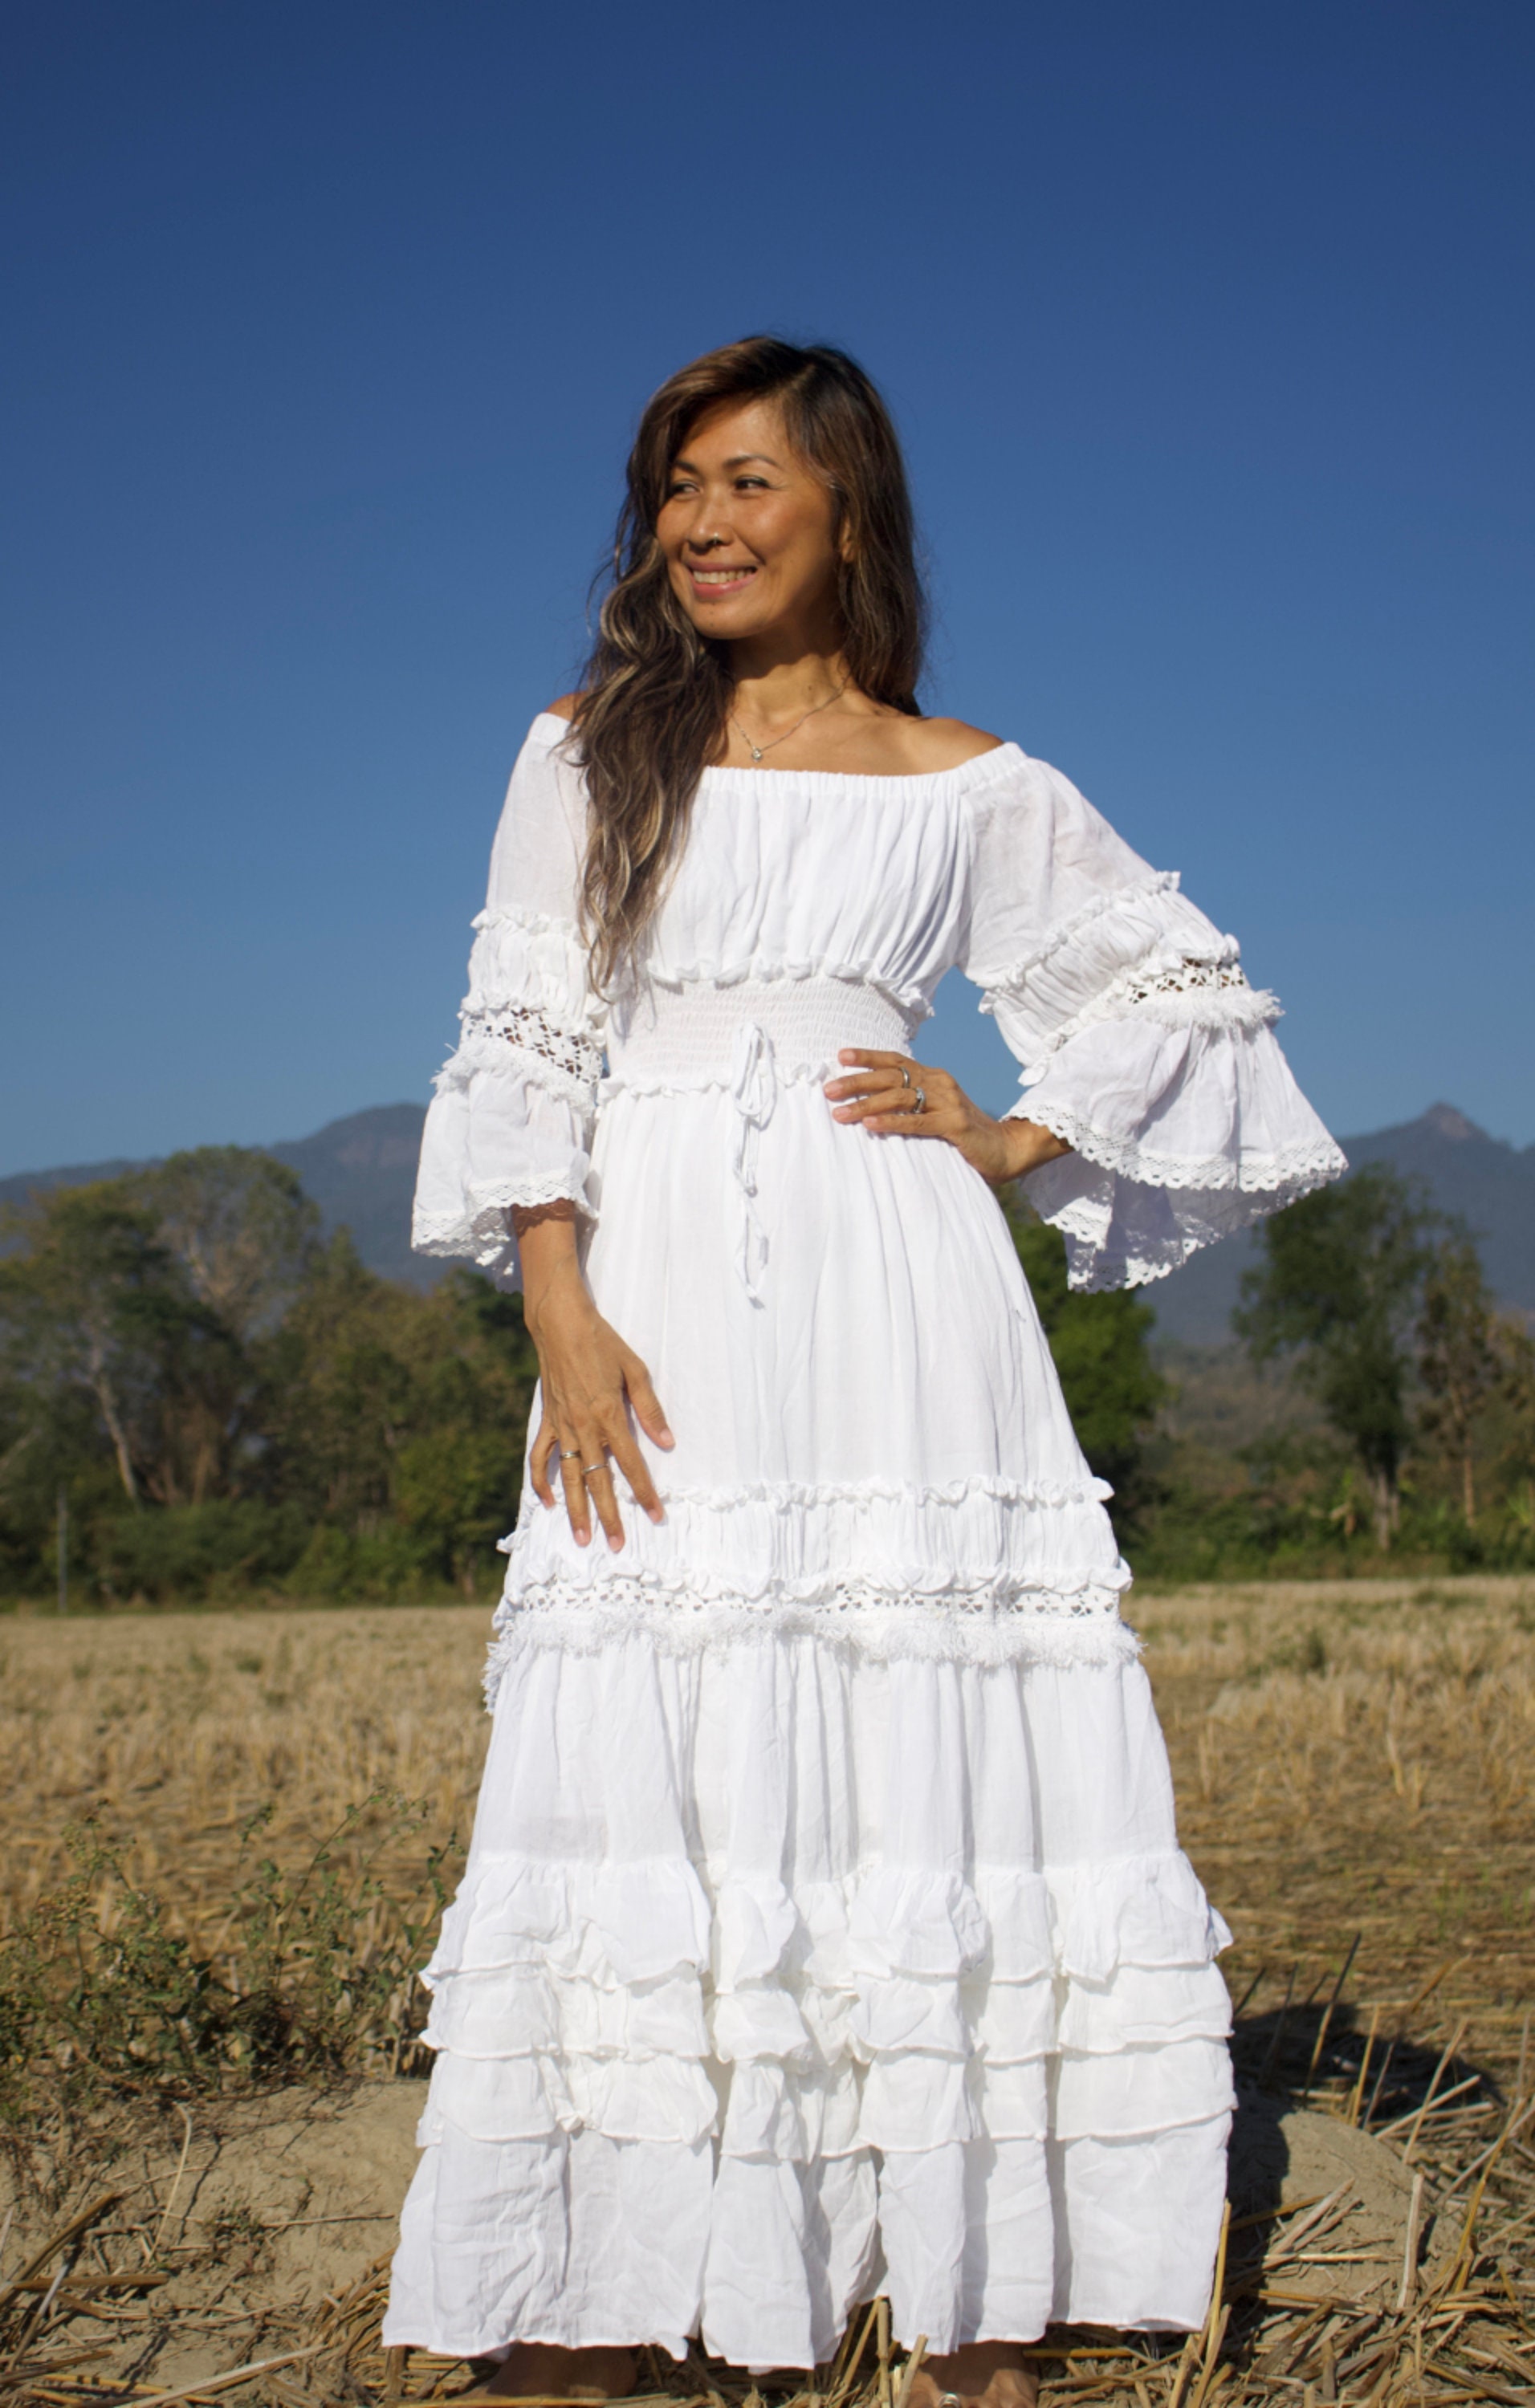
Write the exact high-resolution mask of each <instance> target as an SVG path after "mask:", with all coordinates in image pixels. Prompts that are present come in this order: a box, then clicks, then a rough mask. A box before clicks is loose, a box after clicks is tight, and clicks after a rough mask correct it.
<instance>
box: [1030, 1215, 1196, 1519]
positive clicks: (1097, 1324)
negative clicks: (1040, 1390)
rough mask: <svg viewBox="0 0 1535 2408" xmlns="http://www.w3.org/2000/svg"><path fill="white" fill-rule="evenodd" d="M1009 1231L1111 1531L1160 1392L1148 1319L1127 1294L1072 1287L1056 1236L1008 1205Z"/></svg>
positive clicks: (1136, 1480) (1132, 1496) (1130, 1500)
mask: <svg viewBox="0 0 1535 2408" xmlns="http://www.w3.org/2000/svg"><path fill="white" fill-rule="evenodd" d="M1007 1211H1008V1226H1009V1227H1010V1228H1011V1232H1012V1241H1013V1244H1014V1245H1015V1246H1016V1247H1017V1249H1018V1258H1019V1260H1020V1262H1021V1263H1022V1264H1023V1267H1024V1271H1025V1274H1026V1278H1027V1280H1028V1283H1029V1286H1030V1288H1031V1289H1032V1291H1033V1295H1034V1302H1035V1306H1036V1309H1037V1310H1038V1312H1039V1315H1040V1323H1041V1325H1042V1326H1043V1329H1044V1334H1045V1336H1046V1338H1047V1339H1048V1340H1049V1341H1050V1351H1051V1354H1052V1355H1054V1360H1055V1369H1056V1371H1057V1372H1058V1374H1059V1376H1060V1383H1061V1392H1062V1394H1063V1395H1064V1397H1065V1398H1066V1404H1067V1410H1068V1412H1069V1413H1070V1416H1071V1421H1072V1426H1073V1427H1074V1428H1075V1430H1076V1433H1077V1439H1078V1442H1079V1444H1080V1445H1081V1447H1082V1451H1083V1455H1085V1456H1086V1457H1087V1460H1088V1462H1089V1463H1090V1464H1091V1466H1092V1468H1093V1469H1094V1470H1095V1471H1096V1472H1097V1475H1098V1477H1099V1479H1101V1480H1107V1481H1109V1482H1110V1483H1111V1484H1112V1487H1113V1490H1114V1502H1115V1505H1116V1507H1117V1509H1118V1510H1117V1512H1116V1514H1115V1523H1116V1527H1120V1528H1121V1529H1123V1528H1125V1527H1127V1526H1128V1525H1129V1524H1130V1522H1132V1521H1133V1519H1134V1516H1135V1513H1136V1512H1137V1510H1138V1508H1139V1507H1140V1505H1141V1504H1142V1502H1143V1501H1144V1500H1143V1499H1142V1498H1141V1496H1140V1479H1141V1471H1142V1460H1143V1448H1144V1443H1145V1437H1146V1432H1147V1430H1148V1429H1149V1428H1150V1426H1151V1424H1152V1422H1153V1421H1154V1420H1155V1415H1156V1411H1157V1407H1158V1406H1159V1405H1160V1404H1161V1402H1162V1399H1163V1397H1164V1396H1165V1395H1166V1393H1167V1387H1166V1383H1165V1382H1164V1381H1163V1379H1162V1378H1161V1375H1160V1374H1159V1373H1158V1371H1157V1370H1156V1369H1155V1365H1154V1364H1153V1362H1152V1359H1151V1354H1150V1351H1149V1343H1148V1341H1149V1340H1150V1336H1151V1332H1152V1329H1153V1326H1154V1325H1155V1314H1154V1312H1152V1310H1151V1307H1150V1306H1149V1305H1147V1304H1144V1303H1142V1301H1141V1299H1140V1297H1138V1296H1136V1295H1135V1294H1134V1293H1133V1292H1132V1291H1130V1290H1128V1289H1125V1288H1117V1289H1113V1290H1111V1291H1109V1292H1107V1293H1105V1294H1102V1295H1088V1294H1084V1293H1083V1291H1082V1290H1081V1289H1074V1288H1072V1287H1071V1286H1070V1285H1069V1282H1068V1278H1067V1261H1066V1241H1065V1240H1064V1239H1063V1238H1062V1237H1061V1235H1060V1233H1059V1231H1058V1230H1055V1229H1052V1228H1050V1227H1048V1226H1046V1224H1045V1223H1044V1222H1043V1221H1040V1220H1039V1219H1037V1218H1036V1217H1035V1216H1034V1215H1033V1214H1032V1213H1030V1212H1029V1211H1028V1209H1027V1207H1026V1206H1023V1205H1019V1204H1016V1203H1010V1204H1009V1206H1008V1208H1007Z"/></svg>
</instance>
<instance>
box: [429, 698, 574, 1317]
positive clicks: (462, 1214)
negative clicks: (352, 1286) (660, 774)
mask: <svg viewBox="0 0 1535 2408" xmlns="http://www.w3.org/2000/svg"><path fill="white" fill-rule="evenodd" d="M567 733H568V731H567V729H566V728H565V726H564V723H563V722H561V721H559V720H557V719H554V718H552V717H549V716H545V717H543V718H540V719H538V720H537V721H536V722H535V723H534V727H533V731H532V733H531V735H530V736H529V738H528V740H527V742H526V743H525V744H524V747H523V751H522V753H521V754H520V755H519V757H518V761H517V766H516V767H515V768H514V769H513V771H512V775H511V784H510V786H509V790H508V794H507V799H506V805H505V808H504V810H502V813H501V820H500V824H499V826H498V828H497V830H496V836H495V848H494V850H493V852H492V855H491V874H490V890H489V894H488V896H487V899H486V905H485V909H484V910H483V911H481V914H480V917H479V918H478V919H477V920H476V922H475V923H474V928H475V939H474V950H473V952H472V953H471V954H470V956H469V991H468V994H467V995H466V996H465V998H464V1002H463V1006H462V1008H461V1010H460V1012H459V1041H458V1046H457V1050H456V1051H455V1052H454V1053H453V1054H452V1055H451V1056H450V1057H449V1060H448V1061H447V1063H446V1064H445V1066H444V1068H442V1069H441V1070H440V1071H439V1072H438V1078H437V1092H436V1095H435V1097H434V1099H433V1102H432V1104H431V1107H430V1109H429V1110H428V1111H427V1114H426V1125H425V1127H424V1129H423V1133H422V1147H421V1165H420V1168H419V1170H418V1172H417V1177H416V1195H415V1207H414V1211H413V1213H412V1216H411V1231H410V1242H411V1244H412V1246H413V1247H414V1248H415V1249H416V1251H417V1252H418V1253H419V1254H462V1255H466V1256H467V1257H468V1259H469V1260H470V1261H471V1262H476V1263H479V1264H480V1265H481V1266H482V1267H483V1268H484V1269H494V1270H495V1271H496V1272H497V1273H498V1274H499V1275H500V1276H501V1278H502V1279H503V1281H504V1283H506V1284H508V1285H509V1286H512V1287H517V1286H520V1285H521V1283H522V1270H521V1264H520V1261H519V1257H518V1250H517V1241H516V1239H515V1237H514V1236H513V1234H512V1228H511V1219H510V1208H511V1207H512V1206H513V1205H516V1204H521V1205H536V1204H552V1203H555V1202H557V1201H558V1200H560V1199H561V1198H563V1197H568V1198H569V1199H570V1201H571V1202H573V1203H574V1204H575V1205H576V1207H577V1209H578V1211H580V1212H581V1213H583V1214H585V1215H586V1216H587V1217H588V1218H591V1217H593V1209H592V1204H591V1201H590V1199H589V1197H588V1195H587V1176H588V1173H589V1171H590V1169H591V1154H590V1148H591V1140H592V1129H593V1123H594V1120H595V1111H596V1092H597V1081H598V1079H599V1078H600V1076H601V1072H602V1033H603V1013H602V1011H601V1009H600V1007H599V1004H598V1001H597V999H596V998H595V996H594V995H593V992H592V988H591V982H590V979H589V976H588V971H587V958H586V948H585V945H584V944H583V942H582V940H581V932H580V929H579V927H578V925H577V916H576V915H577V895H578V891H579V886H580V879H581V856H582V852H583V848H584V843H585V810H586V805H585V788H584V785H583V782H582V780H581V772H580V769H579V768H578V767H576V766H575V765H574V764H573V763H571V762H570V761H569V759H568V758H567V753H566V751H565V750H564V749H563V745H562V739H563V738H565V737H566V736H567Z"/></svg>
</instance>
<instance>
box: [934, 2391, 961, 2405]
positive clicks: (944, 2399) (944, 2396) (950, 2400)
mask: <svg viewBox="0 0 1535 2408" xmlns="http://www.w3.org/2000/svg"><path fill="white" fill-rule="evenodd" d="M938 2408H959V2394H958V2392H957V2391H940V2393H939V2395H938Z"/></svg>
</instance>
